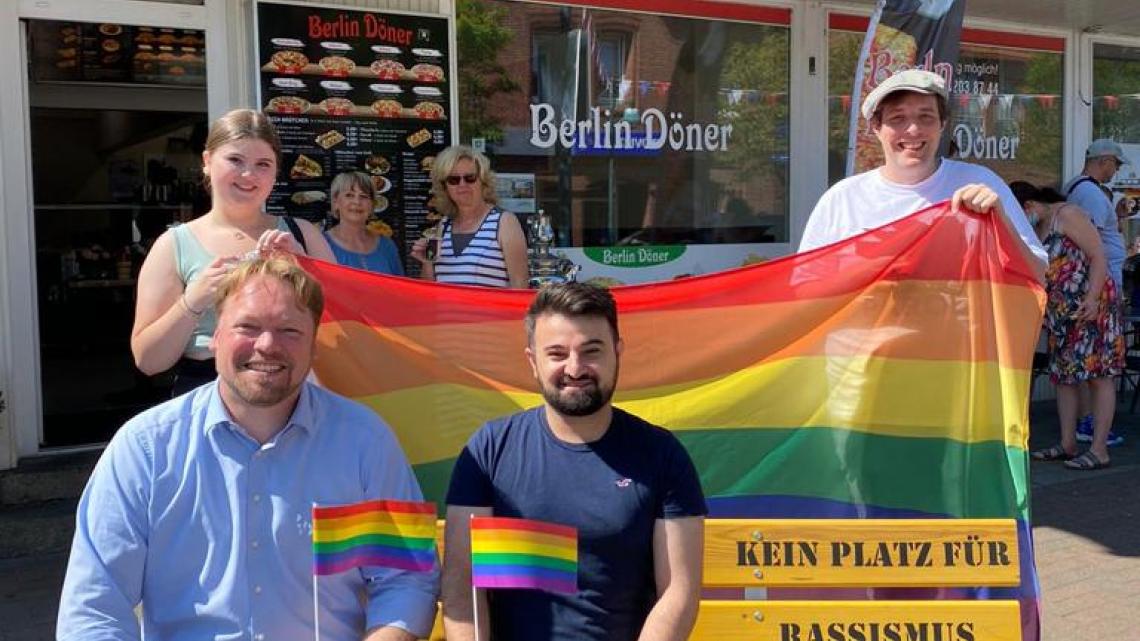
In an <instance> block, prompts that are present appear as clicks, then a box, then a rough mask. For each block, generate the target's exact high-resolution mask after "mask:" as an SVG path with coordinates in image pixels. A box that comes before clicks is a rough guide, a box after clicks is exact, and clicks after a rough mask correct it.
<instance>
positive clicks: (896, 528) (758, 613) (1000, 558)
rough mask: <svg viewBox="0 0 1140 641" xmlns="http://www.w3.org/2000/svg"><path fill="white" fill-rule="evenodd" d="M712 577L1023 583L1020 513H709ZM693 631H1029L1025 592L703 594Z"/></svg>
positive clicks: (798, 637) (880, 636)
mask: <svg viewBox="0 0 1140 641" xmlns="http://www.w3.org/2000/svg"><path fill="white" fill-rule="evenodd" d="M703 583H704V585H705V586H706V587H737V588H739V587H745V588H788V587H797V588H887V587H910V588H933V587H1004V586H1017V585H1019V584H1020V559H1019V556H1018V549H1017V527H1016V525H1015V522H1014V521H1013V520H1012V519H1011V520H998V519H992V520H990V519H986V520H965V519H926V520H895V519H885V520H872V519H866V520H856V519H834V520H830V519H771V520H766V519H761V520H743V519H741V520H738V519H710V520H708V521H706V525H705V554H704V580H703ZM689 638H690V639H691V640H693V641H736V640H739V641H745V640H749V641H754V640H759V639H763V640H765V641H767V640H769V639H771V640H772V641H872V640H873V639H877V640H879V641H919V640H923V641H935V640H937V641H1021V614H1020V606H1019V604H1018V602H1017V601H1014V600H1009V601H997V600H985V601H983V600H875V601H869V600H868V601H848V600H842V601H840V600H835V601H832V600H827V601H781V600H758V601H710V600H703V601H701V606H700V612H699V614H698V615H697V624H696V627H695V628H694V630H693V633H692V635H691V636H690V637H689Z"/></svg>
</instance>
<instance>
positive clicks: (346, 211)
mask: <svg viewBox="0 0 1140 641" xmlns="http://www.w3.org/2000/svg"><path fill="white" fill-rule="evenodd" d="M380 178H383V176H380ZM385 180H387V179H385ZM329 201H330V202H332V214H331V218H332V226H331V227H330V228H329V229H328V230H326V231H325V232H324V234H325V238H326V239H327V240H328V241H329V247H330V248H332V252H333V255H335V256H336V262H338V263H340V264H341V265H345V266H347V267H354V268H356V269H363V270H367V271H370V272H376V273H378V274H392V275H395V276H403V275H404V266H403V265H402V264H400V252H399V250H397V249H396V243H394V242H392V239H391V238H389V237H388V236H383V235H380V234H377V233H374V232H372V231H371V230H369V229H368V219H369V218H371V217H372V208H373V207H374V206H375V202H376V187H375V185H374V184H373V182H372V177H371V176H369V175H368V174H365V173H363V172H360V171H347V172H344V173H341V174H337V176H336V178H333V181H332V186H330V187H329Z"/></svg>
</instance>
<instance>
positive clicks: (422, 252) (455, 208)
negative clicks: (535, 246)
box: [411, 145, 530, 289]
mask: <svg viewBox="0 0 1140 641" xmlns="http://www.w3.org/2000/svg"><path fill="white" fill-rule="evenodd" d="M431 182H432V198H433V199H434V201H435V204H436V209H438V210H439V213H441V214H443V216H444V221H443V230H442V234H441V235H440V238H439V240H437V241H434V240H429V239H428V238H420V239H419V240H417V241H416V242H415V244H414V245H413V246H412V252H411V255H412V257H413V258H415V259H416V260H418V261H420V263H421V264H422V265H423V270H422V272H421V276H422V277H423V278H424V279H425V280H434V281H436V282H439V283H452V284H458V285H479V286H482V287H513V288H516V289H523V288H525V287H526V286H527V281H528V279H529V278H530V274H529V271H528V267H527V254H526V236H525V235H523V229H522V225H521V224H520V223H519V220H518V218H517V217H515V215H514V214H512V213H510V212H506V211H503V210H502V209H500V208H499V207H498V206H497V204H496V202H497V201H496V199H495V174H494V172H492V171H491V163H490V161H489V160H487V157H486V156H484V155H483V154H481V153H479V152H478V151H475V150H474V149H472V148H471V147H467V146H465V145H455V146H452V147H448V148H447V149H444V150H443V151H442V152H440V153H439V155H438V156H436V158H435V163H434V164H433V165H432V170H431ZM430 242H437V243H438V246H437V248H436V252H435V259H434V260H431V259H429V258H428V256H427V249H428V243H430Z"/></svg>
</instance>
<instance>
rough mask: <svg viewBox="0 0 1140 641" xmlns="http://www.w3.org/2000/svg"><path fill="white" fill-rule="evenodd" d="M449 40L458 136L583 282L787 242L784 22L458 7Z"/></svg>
mask: <svg viewBox="0 0 1140 641" xmlns="http://www.w3.org/2000/svg"><path fill="white" fill-rule="evenodd" d="M765 11H768V12H769V13H770V14H772V15H774V16H776V17H777V18H778V19H782V20H784V21H786V18H787V15H788V14H787V12H786V11H785V10H779V11H775V12H772V11H771V10H765ZM457 31H458V34H459V38H458V41H459V42H458V44H459V58H458V64H459V70H460V72H459V84H460V88H459V92H458V93H459V96H460V114H459V115H460V139H461V140H462V141H463V142H464V143H468V142H472V141H474V142H475V143H476V144H477V145H479V144H485V148H486V150H487V153H488V155H489V156H490V157H491V160H492V164H493V166H494V168H495V170H496V172H499V173H500V174H503V175H505V176H506V177H507V178H508V180H507V181H506V182H505V184H507V185H509V186H510V187H511V188H513V189H517V188H518V186H519V185H522V186H525V187H526V190H527V191H528V193H529V191H531V190H533V197H532V198H512V199H511V202H510V204H511V205H512V206H513V210H514V211H515V213H517V214H519V215H520V216H521V217H522V218H523V221H524V223H525V222H526V221H527V219H528V218H529V217H530V215H532V214H534V213H536V211H537V210H538V209H543V210H545V211H546V213H547V214H550V215H551V218H552V221H553V223H554V226H555V233H556V242H555V244H556V246H557V247H560V248H561V251H562V252H563V253H564V254H565V255H567V256H569V257H570V258H571V259H572V260H574V261H575V262H578V263H580V264H582V267H583V270H584V272H583V273H584V275H585V276H586V277H590V276H591V275H594V276H599V277H605V278H607V282H613V281H620V282H643V281H646V280H654V279H657V278H665V277H672V276H677V275H680V274H695V273H703V272H708V271H714V270H717V269H723V268H727V267H734V266H737V265H740V264H741V263H742V262H745V261H746V260H749V258H750V257H749V254H750V253H753V252H754V251H755V249H756V248H755V244H757V243H768V244H771V243H786V242H788V237H789V230H788V197H787V193H788V188H787V184H788V145H789V140H788V107H789V105H788V85H789V65H788V46H789V45H788V28H787V26H785V25H783V24H774V25H773V24H758V23H755V22H738V21H728V20H719V19H716V18H715V17H712V18H690V17H670V16H660V15H652V14H646V13H632V12H624V11H613V10H603V9H595V8H583V7H581V6H572V7H571V6H556V5H550V4H534V3H528V2H516V1H512V0H483V1H475V0H471V1H467V2H463V1H461V2H459V3H458V22H457ZM708 245H715V246H716V247H702V246H708ZM726 246H732V247H728V248H727V249H726ZM615 247H623V248H638V247H656V248H659V249H657V250H647V251H637V250H636V249H627V250H620V251H616V250H614V249H613V248H615ZM606 249H608V250H609V251H604V250H606ZM682 254H684V260H678V257H680V256H681V255H682ZM751 258H752V259H755V258H757V256H756V255H755V254H753V256H752V257H751ZM665 263H670V266H669V267H668V268H666V269H664V270H662V269H657V270H654V269H645V268H655V267H661V266H662V265H664V264H665ZM606 268H615V270H616V271H615V270H610V271H606ZM632 268H639V269H640V271H636V272H635V271H633V269H632Z"/></svg>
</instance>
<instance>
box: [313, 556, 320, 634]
mask: <svg viewBox="0 0 1140 641" xmlns="http://www.w3.org/2000/svg"><path fill="white" fill-rule="evenodd" d="M313 569H314V570H316V568H313ZM320 613H321V610H320V608H319V607H318V605H317V573H316V572H313V639H314V640H315V641H321V614H320Z"/></svg>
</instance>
